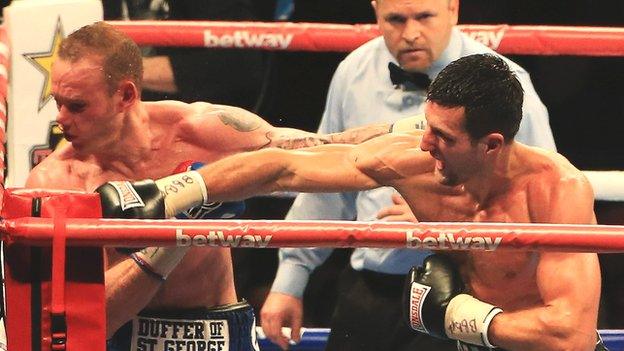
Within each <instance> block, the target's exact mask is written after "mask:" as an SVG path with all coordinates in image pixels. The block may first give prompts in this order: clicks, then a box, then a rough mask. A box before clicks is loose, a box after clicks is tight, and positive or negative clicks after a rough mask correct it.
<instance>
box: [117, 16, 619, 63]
mask: <svg viewBox="0 0 624 351" xmlns="http://www.w3.org/2000/svg"><path fill="white" fill-rule="evenodd" d="M109 23H111V24H113V25H115V26H116V27H117V28H119V29H120V30H122V31H123V32H125V33H126V34H128V35H129V36H130V37H131V38H132V39H133V40H134V41H135V42H136V43H137V44H138V45H142V46H185V47H220V48H255V49H264V50H288V51H345V52H348V51H352V50H354V49H355V48H357V47H358V46H360V45H362V44H363V43H365V42H367V41H369V40H371V39H373V38H374V37H377V36H379V35H380V33H379V31H378V29H377V25H375V24H355V25H349V24H323V23H290V22H221V21H110V22H109ZM458 28H459V29H460V30H462V31H463V32H466V33H467V34H468V35H470V36H471V37H473V38H474V39H476V40H477V41H479V42H481V43H483V44H485V45H487V46H489V47H491V48H492V49H494V50H496V51H498V52H500V53H502V54H519V55H577V56H624V28H608V27H571V26H509V25H505V24H501V25H459V26H458Z"/></svg>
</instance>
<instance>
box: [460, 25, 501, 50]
mask: <svg viewBox="0 0 624 351" xmlns="http://www.w3.org/2000/svg"><path fill="white" fill-rule="evenodd" d="M466 34H468V36H469V37H471V38H472V39H474V40H476V41H478V42H479V43H481V44H483V45H485V46H487V47H489V48H491V49H493V50H496V49H498V45H500V42H501V40H503V37H504V36H505V29H504V28H502V29H499V30H496V31H491V30H475V31H466Z"/></svg>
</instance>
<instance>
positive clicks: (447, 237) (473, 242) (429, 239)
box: [405, 230, 503, 251]
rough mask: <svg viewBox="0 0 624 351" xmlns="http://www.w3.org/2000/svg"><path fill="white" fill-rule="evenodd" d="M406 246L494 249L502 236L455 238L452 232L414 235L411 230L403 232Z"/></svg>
mask: <svg viewBox="0 0 624 351" xmlns="http://www.w3.org/2000/svg"><path fill="white" fill-rule="evenodd" d="M405 239H406V246H407V247H408V248H410V249H426V250H440V249H451V250H469V249H473V250H485V251H494V250H496V249H497V248H498V246H499V245H500V243H501V241H503V237H500V236H497V237H495V238H494V240H492V238H488V237H482V236H472V237H466V238H462V237H459V238H455V235H454V234H452V233H441V234H440V235H438V237H437V238H436V237H435V236H424V237H422V238H421V237H419V236H415V235H414V232H412V231H411V230H410V231H408V232H407V233H405Z"/></svg>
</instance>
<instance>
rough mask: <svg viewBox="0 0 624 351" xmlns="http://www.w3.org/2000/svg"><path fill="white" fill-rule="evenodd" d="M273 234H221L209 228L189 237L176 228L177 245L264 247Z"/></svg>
mask: <svg viewBox="0 0 624 351" xmlns="http://www.w3.org/2000/svg"><path fill="white" fill-rule="evenodd" d="M271 238H273V235H266V236H264V237H263V236H262V235H228V236H225V235H223V232H222V231H220V230H211V231H209V232H208V235H202V234H197V235H194V236H193V237H191V236H190V235H186V234H184V233H183V232H182V229H176V245H178V246H213V247H259V248H265V247H267V246H268V245H269V242H270V241H271Z"/></svg>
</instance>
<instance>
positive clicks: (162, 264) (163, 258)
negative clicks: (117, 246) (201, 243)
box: [136, 246, 190, 279]
mask: <svg viewBox="0 0 624 351" xmlns="http://www.w3.org/2000/svg"><path fill="white" fill-rule="evenodd" d="M189 249H190V246H183V247H177V246H168V247H146V248H144V249H143V250H141V251H139V252H137V253H136V255H137V256H139V257H140V258H141V260H142V261H143V262H144V263H145V264H146V265H147V267H146V268H147V269H149V270H151V271H152V272H154V273H156V274H158V275H160V276H161V277H162V278H163V279H166V278H167V276H168V275H169V273H171V271H173V269H174V268H175V267H176V266H177V265H178V263H180V261H181V260H182V258H183V257H184V255H186V252H187V251H188V250H189Z"/></svg>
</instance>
